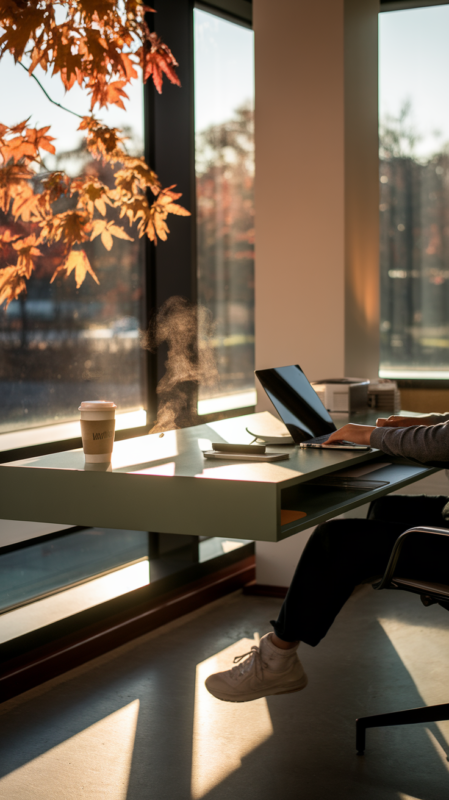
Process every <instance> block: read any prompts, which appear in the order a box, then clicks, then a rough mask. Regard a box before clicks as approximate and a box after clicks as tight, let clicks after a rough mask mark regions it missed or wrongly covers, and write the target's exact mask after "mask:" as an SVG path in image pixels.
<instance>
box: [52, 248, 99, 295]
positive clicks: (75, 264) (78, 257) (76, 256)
mask: <svg viewBox="0 0 449 800" xmlns="http://www.w3.org/2000/svg"><path fill="white" fill-rule="evenodd" d="M61 272H65V273H66V274H65V277H66V278H68V277H69V275H70V274H71V273H72V272H74V273H75V284H76V288H77V289H79V288H80V286H81V284H82V283H83V281H84V279H85V277H86V275H87V274H88V273H89V275H91V277H92V278H93V279H94V281H95V283H97V284H98V285H99V284H100V281H99V280H98V278H97V276H96V275H95V272H94V271H93V269H92V267H91V265H90V262H89V259H88V258H87V256H86V253H85V252H84V250H72V251H71V253H70V254H69V255H68V257H67V258H66V260H65V261H64V263H63V264H61V266H60V267H58V268H57V270H55V272H54V273H53V275H52V278H51V281H50V283H53V281H54V279H55V278H56V276H57V275H59V274H60V273H61Z"/></svg>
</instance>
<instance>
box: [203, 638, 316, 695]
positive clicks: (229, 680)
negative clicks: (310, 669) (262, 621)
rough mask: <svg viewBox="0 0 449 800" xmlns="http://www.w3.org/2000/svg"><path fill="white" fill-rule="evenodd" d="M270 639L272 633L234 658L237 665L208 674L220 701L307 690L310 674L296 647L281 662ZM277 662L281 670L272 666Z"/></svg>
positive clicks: (209, 683)
mask: <svg viewBox="0 0 449 800" xmlns="http://www.w3.org/2000/svg"><path fill="white" fill-rule="evenodd" d="M270 639H271V634H270V633H268V634H266V635H265V636H263V637H262V639H261V640H260V645H259V647H256V646H254V647H252V648H251V650H250V651H249V653H244V655H242V656H236V657H235V658H234V664H235V666H234V667H232V668H231V669H228V670H226V671H225V672H215V673H214V674H213V675H209V677H208V678H206V681H205V683H206V688H207V689H208V691H209V692H210V693H211V694H213V695H214V697H218V699H219V700H227V701H229V702H231V703H244V702H246V701H247V700H257V698H258V697H267V696H268V695H272V694H288V693H290V692H299V691H300V689H304V688H305V687H306V686H307V675H306V674H305V672H304V670H303V668H302V664H301V662H300V660H299V658H298V656H297V655H296V650H294V651H293V652H292V651H289V650H288V651H286V655H285V656H284V654H282V656H281V659H282V661H280V659H279V658H276V657H275V658H273V651H272V648H273V645H272V644H271V642H270ZM267 645H268V646H267ZM276 649H277V648H276ZM270 651H271V652H270ZM287 654H288V655H287ZM284 659H285V661H284ZM270 662H272V663H271V664H270ZM274 662H276V667H279V665H280V667H281V669H276V670H273V669H270V666H274V665H275V664H274ZM283 662H284V663H283ZM284 667H285V668H284Z"/></svg>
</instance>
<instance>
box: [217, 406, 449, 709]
mask: <svg viewBox="0 0 449 800" xmlns="http://www.w3.org/2000/svg"><path fill="white" fill-rule="evenodd" d="M344 439H346V440H348V441H351V442H355V443H357V444H369V445H371V446H372V447H376V448H378V449H379V450H382V451H383V452H384V453H386V454H387V455H389V456H393V455H394V456H403V457H406V458H412V459H415V460H417V461H420V462H422V463H431V464H438V465H440V464H441V466H445V465H446V464H448V465H449V413H448V414H428V415H426V416H423V417H401V416H392V417H389V418H388V419H378V420H377V425H376V426H369V425H354V424H349V425H345V426H344V427H343V428H340V430H338V431H335V433H332V434H331V436H330V437H329V439H328V442H329V443H331V442H338V441H340V440H344ZM417 525H428V526H435V527H445V528H449V502H448V498H447V497H428V496H425V495H422V496H419V495H416V496H405V495H404V496H401V495H396V496H392V495H390V496H387V497H383V498H381V499H379V500H375V501H374V502H373V503H371V505H370V508H369V512H368V517H367V519H347V520H344V519H335V520H331V521H330V522H326V523H324V524H323V525H318V526H317V528H316V529H315V531H314V532H313V534H312V535H311V537H310V539H309V541H308V543H307V545H306V547H305V549H304V552H303V554H302V556H301V558H300V560H299V563H298V566H297V568H296V572H295V575H294V577H293V580H292V582H291V585H290V588H289V590H288V592H287V596H286V598H285V600H284V603H283V605H282V608H281V611H280V614H279V616H278V619H277V620H276V621H273V620H272V621H271V624H272V625H273V628H274V632H270V633H267V634H265V636H263V637H262V638H261V640H260V644H259V646H258V647H256V646H254V647H252V648H251V651H250V652H249V653H245V655H243V656H238V657H237V658H236V659H234V661H235V662H236V663H235V664H234V666H233V667H231V669H229V670H227V671H225V672H217V673H215V674H213V675H210V676H209V677H208V678H207V679H206V687H207V689H208V690H209V692H210V693H211V694H213V695H214V696H215V697H217V698H219V699H220V700H229V701H232V702H244V701H246V700H255V699H256V698H258V697H265V696H267V695H274V694H286V693H288V692H297V691H299V690H300V689H303V688H304V687H305V686H306V685H307V676H306V674H305V672H304V669H303V667H302V664H301V662H300V660H299V659H298V656H297V650H298V646H299V644H300V642H305V643H306V644H309V645H311V646H312V647H315V646H316V645H317V644H319V642H320V641H321V639H322V638H323V636H325V635H326V633H327V631H328V630H329V628H330V627H331V625H332V623H333V621H334V619H335V617H336V616H337V614H338V612H339V611H340V610H341V608H342V607H343V605H344V604H345V602H346V601H347V600H348V599H349V597H350V596H351V594H352V592H353V591H354V589H355V587H356V586H358V585H359V584H362V583H367V582H372V581H374V580H375V579H376V578H378V577H381V576H382V575H383V573H384V572H385V569H386V566H387V563H388V560H389V557H390V553H391V550H392V548H393V545H394V543H395V541H396V539H397V538H398V536H400V534H401V533H403V532H404V531H405V530H407V529H408V528H411V527H416V526H417ZM416 536H417V537H419V536H420V535H419V534H416ZM421 538H422V539H423V542H422V547H421V548H420V547H416V546H415V547H413V548H410V549H408V548H407V547H405V548H404V551H403V553H402V554H401V558H400V561H399V565H400V570H399V572H398V575H399V573H400V574H401V575H402V577H408V578H420V579H421V580H429V581H436V582H438V583H446V584H447V583H449V559H448V552H447V541H445V540H444V539H443V537H440V536H436V537H432V538H429V537H424V535H423V534H421ZM448 610H449V606H448Z"/></svg>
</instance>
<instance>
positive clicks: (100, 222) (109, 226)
mask: <svg viewBox="0 0 449 800" xmlns="http://www.w3.org/2000/svg"><path fill="white" fill-rule="evenodd" d="M97 236H100V237H101V243H102V244H103V245H104V246H105V248H106V250H110V249H111V247H112V245H113V239H112V237H113V236H116V237H117V239H126V240H127V241H128V242H132V241H134V240H133V239H132V238H131V236H128V234H127V233H126V231H124V230H123V228H120V227H119V226H118V225H114V223H113V222H106V220H105V219H96V220H95V221H94V223H93V225H92V235H91V237H90V238H91V241H92V240H93V239H95V238H96V237H97Z"/></svg>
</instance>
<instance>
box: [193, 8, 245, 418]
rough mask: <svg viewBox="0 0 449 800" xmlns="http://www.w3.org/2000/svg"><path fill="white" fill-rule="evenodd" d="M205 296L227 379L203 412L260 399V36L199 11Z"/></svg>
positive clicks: (202, 398)
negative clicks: (257, 224)
mask: <svg viewBox="0 0 449 800" xmlns="http://www.w3.org/2000/svg"><path fill="white" fill-rule="evenodd" d="M194 14H195V16H194V21H195V26H194V30H195V131H196V192H197V247H198V299H199V302H200V303H201V304H202V305H203V306H205V307H206V308H207V309H209V311H210V312H211V314H212V318H213V320H214V322H215V333H214V337H213V341H212V344H213V347H214V348H215V352H216V358H217V366H218V373H219V382H218V384H217V385H214V386H206V385H200V387H199V402H198V412H199V413H200V414H207V413H212V412H215V411H221V410H225V409H230V408H240V407H244V406H250V405H254V404H255V390H254V374H253V370H254V34H253V31H252V30H250V29H249V28H245V27H243V26H241V25H237V24H235V23H233V22H228V21H227V20H225V19H222V18H220V17H217V16H215V15H213V14H209V13H207V12H206V11H201V10H199V9H195V12H194Z"/></svg>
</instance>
